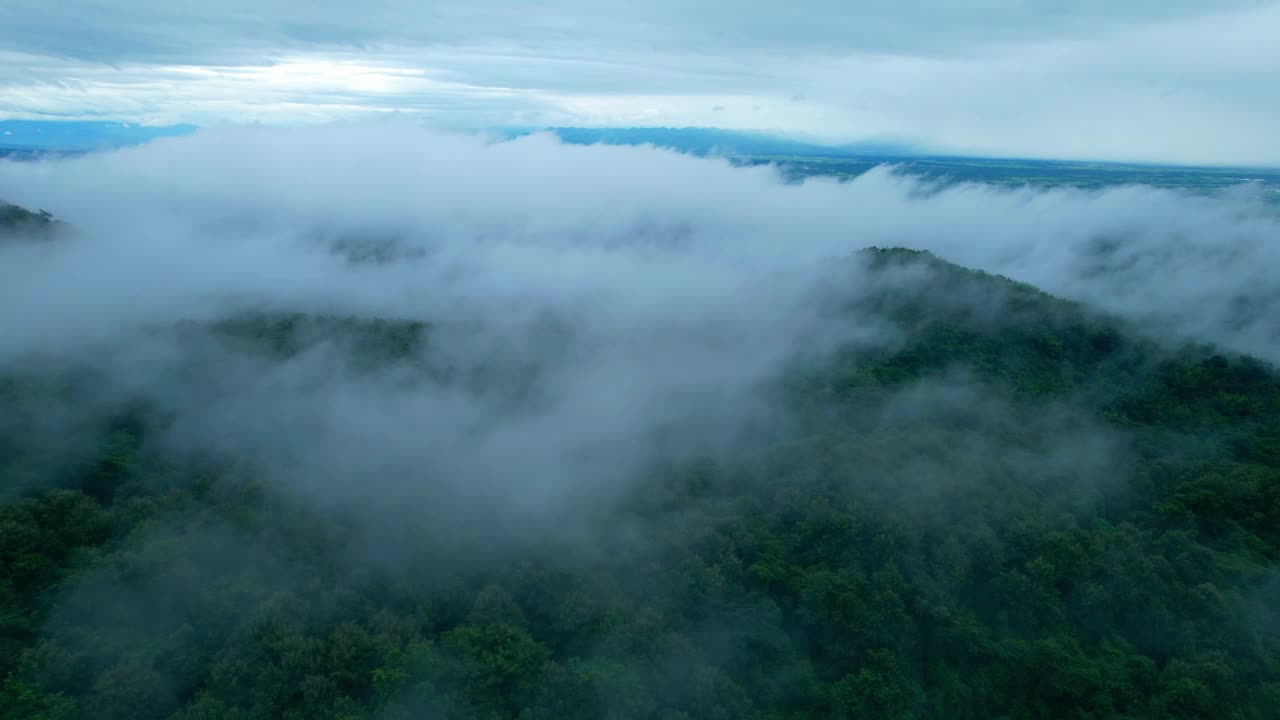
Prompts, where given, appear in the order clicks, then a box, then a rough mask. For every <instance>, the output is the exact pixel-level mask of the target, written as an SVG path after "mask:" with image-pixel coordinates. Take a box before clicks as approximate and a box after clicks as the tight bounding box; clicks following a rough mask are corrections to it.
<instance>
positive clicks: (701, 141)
mask: <svg viewBox="0 0 1280 720" xmlns="http://www.w3.org/2000/svg"><path fill="white" fill-rule="evenodd" d="M498 132H499V133H500V134H501V136H502V137H505V138H515V137H520V136H522V135H528V134H530V133H534V132H551V133H554V134H555V135H556V136H557V137H559V138H560V140H561V141H563V142H566V143H570V144H574V145H595V144H604V145H654V146H656V147H662V148H670V149H672V150H677V151H679V152H684V153H690V154H694V155H749V156H771V155H779V156H788V157H857V156H863V155H892V156H898V157H902V156H911V155H915V154H917V150H916V149H915V148H913V147H911V146H909V145H906V144H902V143H888V142H880V143H876V142H866V143H850V144H844V145H822V144H817V143H810V142H805V141H802V140H792V139H789V138H785V137H780V136H777V135H771V134H769V133H765V132H757V131H747V130H720V129H717V128H705V127H684V128H662V127H631V128H582V127H548V128H502V129H500V130H498Z"/></svg>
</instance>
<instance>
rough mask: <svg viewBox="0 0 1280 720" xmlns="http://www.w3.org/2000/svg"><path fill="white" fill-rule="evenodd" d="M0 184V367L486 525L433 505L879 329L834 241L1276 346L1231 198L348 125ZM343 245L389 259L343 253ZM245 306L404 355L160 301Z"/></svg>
mask: <svg viewBox="0 0 1280 720" xmlns="http://www.w3.org/2000/svg"><path fill="white" fill-rule="evenodd" d="M0 197H4V198H6V199H8V200H10V201H14V202H19V203H22V204H24V205H28V206H31V207H39V208H45V209H48V210H49V211H51V212H53V213H55V214H56V215H58V216H60V217H61V218H63V219H65V220H67V221H69V222H70V223H71V224H73V225H74V227H75V228H76V232H75V234H74V236H72V237H69V238H66V239H64V241H62V242H59V243H26V244H23V243H9V244H8V245H6V246H4V247H3V248H0V288H3V290H0V324H3V326H4V327H5V328H6V332H5V334H4V336H3V338H0V366H5V367H10V368H12V367H30V363H31V362H33V360H34V359H38V360H39V362H40V364H41V365H42V366H47V367H60V366H66V365H82V364H84V363H85V362H88V363H90V364H91V365H95V366H96V367H97V370H99V371H102V372H105V373H106V374H107V376H109V377H114V378H117V381H116V382H117V383H118V384H119V385H118V386H115V387H113V388H112V389H111V391H110V392H106V391H104V394H105V395H109V396H111V397H104V398H103V402H104V403H105V402H107V401H108V400H110V399H112V398H119V397H129V396H141V397H143V398H146V399H148V400H149V401H150V402H152V403H155V404H157V405H159V406H160V407H162V408H167V409H169V410H170V411H171V412H172V413H173V421H172V425H171V426H170V428H169V433H170V442H172V443H174V444H175V445H177V446H179V447H182V448H185V449H187V450H189V451H200V452H216V453H222V454H225V453H233V454H239V455H243V456H244V457H246V458H248V459H250V460H257V461H261V462H260V465H261V467H265V468H270V472H271V473H272V474H273V475H274V476H276V477H277V478H279V479H280V484H281V486H282V487H287V488H292V489H295V490H297V491H299V492H303V494H304V495H305V496H307V497H310V498H312V499H320V500H323V501H325V502H329V503H335V504H337V505H339V506H357V507H361V506H367V505H370V504H373V505H377V504H387V505H398V504H405V505H407V506H412V507H419V506H421V505H420V504H419V505H415V504H413V503H408V502H407V498H409V497H413V498H417V499H419V500H421V499H423V498H427V499H430V500H431V502H430V503H426V506H429V507H434V508H436V512H438V513H442V518H441V522H442V523H443V525H442V527H445V526H447V527H450V528H453V529H457V530H458V531H459V532H464V531H466V532H482V531H483V532H492V527H493V524H492V523H487V524H484V525H483V528H484V529H483V530H481V529H480V528H479V527H471V528H470V529H469V530H468V529H467V528H456V527H455V525H454V524H456V523H458V522H463V521H464V519H465V518H466V517H468V516H467V515H465V514H450V513H448V512H446V511H445V510H447V509H448V508H451V507H456V505H457V504H458V503H471V502H480V501H486V502H487V501H490V500H492V499H494V498H499V499H501V500H502V502H501V503H499V505H500V507H501V508H503V509H502V510H493V512H494V513H501V512H507V513H511V514H512V516H517V517H526V516H528V515H532V516H533V517H535V518H542V519H543V520H544V521H545V520H546V518H547V517H548V516H547V515H545V514H543V512H542V511H544V510H545V509H546V508H559V509H561V510H562V511H563V508H564V507H565V506H566V504H568V505H569V506H571V507H573V508H579V509H581V510H582V511H583V512H584V513H588V514H589V513H590V508H592V507H595V506H597V505H596V503H607V502H608V500H609V498H610V496H611V493H612V492H613V489H615V488H618V487H624V486H625V485H626V483H625V481H626V479H627V478H628V477H630V476H631V475H632V474H634V473H635V472H637V471H638V469H640V468H644V467H645V466H646V463H649V462H654V461H656V459H655V458H657V457H661V456H663V455H670V456H675V457H688V456H690V455H696V454H700V453H704V454H709V455H712V456H716V455H719V454H723V453H726V452H728V451H729V450H731V449H733V448H741V447H742V443H743V442H744V438H750V437H753V436H754V435H753V434H754V433H758V432H766V433H768V432H772V431H773V430H776V429H777V425H778V423H785V422H786V421H787V419H786V417H785V416H782V415H780V414H779V413H778V405H777V403H776V402H774V400H773V398H772V395H771V394H770V392H769V388H771V387H773V386H774V385H775V384H776V383H777V382H778V381H779V380H780V378H782V377H784V376H785V375H786V374H787V372H788V371H789V369H790V368H793V367H796V366H797V364H804V363H811V362H815V361H820V360H821V359H822V358H823V357H825V356H826V353H829V352H830V351H832V350H833V349H835V348H837V347H842V346H846V345H850V344H851V345H853V346H855V347H856V346H858V345H863V346H866V345H874V346H882V345H885V344H890V343H893V342H896V341H897V340H898V338H900V335H899V334H897V333H898V331H897V330H895V328H893V327H889V326H886V325H885V324H884V322H883V321H882V320H880V319H877V318H874V317H863V316H859V315H856V314H854V315H850V314H848V313H844V312H837V311H836V309H837V308H839V307H844V306H846V305H848V304H849V303H850V302H851V301H852V300H855V299H856V298H858V297H860V293H866V292H870V291H871V290H873V289H874V288H875V283H877V282H884V280H883V279H881V280H876V279H875V276H872V275H868V274H866V273H864V272H863V271H862V270H861V269H860V266H859V265H858V264H856V263H852V264H851V263H846V262H842V260H844V259H846V258H848V256H849V255H850V254H851V253H852V252H854V251H856V250H858V249H860V248H863V247H866V246H871V245H876V246H896V245H905V246H910V247H915V248H922V249H931V250H934V251H936V252H937V253H939V254H940V255H941V256H942V257H944V258H948V259H952V260H956V261H959V262H961V263H965V264H968V265H972V266H976V267H979V268H982V269H986V270H989V271H994V272H999V273H1004V274H1007V275H1010V276H1012V277H1014V278H1016V279H1020V280H1026V281H1030V282H1033V283H1036V284H1039V285H1041V286H1042V287H1044V288H1046V289H1048V290H1051V291H1054V292H1057V293H1060V294H1062V295H1064V296H1066V297H1069V298H1074V299H1080V300H1085V301H1088V302H1090V303H1093V304H1094V305H1096V306H1098V307H1100V308H1103V309H1106V310H1109V311H1112V312H1116V313H1119V314H1120V315H1122V316H1123V317H1125V318H1127V319H1128V320H1129V321H1130V322H1132V323H1134V324H1135V325H1136V326H1137V327H1138V328H1140V329H1142V330H1144V331H1146V332H1148V333H1150V334H1152V335H1154V336H1158V337H1160V338H1163V339H1169V340H1174V341H1177V339H1179V338H1187V339H1199V340H1210V341H1215V342H1218V343H1221V344H1222V345H1224V346H1225V347H1227V348H1230V349H1233V350H1241V351H1248V352H1253V353H1255V354H1258V355H1260V356H1262V357H1265V358H1267V359H1269V360H1272V361H1280V334H1278V333H1277V331H1276V329H1275V325H1274V323H1273V322H1272V318H1274V317H1275V313H1276V311H1277V310H1280V292H1277V285H1276V283H1275V280H1274V276H1273V273H1271V272H1269V269H1270V268H1272V267H1275V266H1276V263H1277V261H1280V257H1278V255H1280V246H1277V245H1276V244H1275V242H1274V238H1275V237H1277V236H1280V235H1278V233H1277V231H1278V230H1280V218H1277V216H1276V213H1275V209H1274V207H1273V206H1269V205H1267V204H1265V203H1263V202H1261V201H1259V200H1258V199H1256V198H1254V197H1251V196H1250V195H1249V194H1248V192H1238V193H1234V194H1226V195H1223V196H1220V197H1194V196H1191V195H1188V194H1185V193H1180V192H1174V191H1164V190H1156V189H1152V188H1144V187H1132V188H1113V189H1109V190H1101V191H1080V190H1053V191H1041V190H1032V189H1025V190H1012V191H1011V190H1001V189H997V188H993V187H988V186H981V185H961V186H956V187H952V188H949V189H943V190H937V189H935V188H931V187H930V186H928V185H926V184H922V183H921V182H920V181H919V180H916V179H912V178H910V177H903V176H899V175H896V174H894V173H893V172H892V171H891V169H888V168H882V169H879V170H876V171H873V172H870V173H868V174H866V175H863V176H861V177H859V178H857V179H856V180H854V181H852V182H848V183H837V182H834V181H829V180H811V181H809V182H806V183H804V184H803V185H794V184H788V183H786V182H784V180H783V178H782V177H781V175H780V174H779V173H777V172H776V171H774V170H773V169H771V168H767V167H756V168H735V167H732V166H731V165H729V164H728V163H726V162H721V161H716V160H710V159H698V158H693V157H687V156H681V155H677V154H674V153H669V152H663V151H658V150H653V149H650V148H635V147H606V146H590V147H583V146H566V145H562V144H560V143H558V142H557V141H555V140H554V139H553V138H551V137H547V136H542V135H536V136H530V137H524V138H520V139H517V140H514V141H509V142H496V143H495V142H489V141H487V140H486V139H485V138H483V137H477V136H471V135H449V134H440V133H435V132H429V131H425V130H423V129H421V128H420V127H417V126H416V125H414V124H412V123H407V122H378V123H362V124H353V125H344V126H324V127H313V128H303V129H290V130H280V129H275V130H273V129H266V128H239V129H222V130H212V131H210V130H206V131H201V132H198V133H196V134H195V135H193V136H190V137H184V138H166V139H161V140H157V141H155V142H153V143H151V144H149V145H146V146H142V147H137V148H131V149H127V150H121V151H114V152H109V153H99V154H93V155H87V156H84V157H80V158H75V159H63V160H54V161H43V162H36V163H19V162H5V163H0ZM362 244H363V246H365V247H367V248H370V249H371V252H372V251H374V250H376V251H377V253H381V255H382V256H384V257H386V258H389V259H386V260H384V261H381V262H372V261H361V262H357V261H353V259H352V255H351V253H350V252H349V250H350V248H351V247H352V246H353V245H356V246H359V245H362ZM340 246H341V247H345V248H347V250H348V251H347V252H338V251H336V250H335V248H338V247H340ZM377 253H375V255H376V254H377ZM907 281H908V280H907V279H905V278H897V279H895V280H894V282H907ZM915 282H927V278H925V279H920V278H917V279H916V280H915ZM247 311H263V312H282V313H290V312H305V313H312V314H329V315H337V316H348V315H355V316H360V317H372V316H381V317H393V318H403V319H410V320H417V321H422V322H425V323H429V324H430V325H431V330H430V331H429V332H428V334H427V346H428V348H429V350H428V351H427V352H426V353H425V355H423V356H422V357H416V356H415V357H410V358H408V359H405V360H401V361H396V362H392V363H390V364H389V365H388V366H387V367H386V368H384V369H383V370H382V371H379V372H372V373H370V372H363V371H360V370H359V368H357V367H354V366H352V364H351V363H352V361H351V360H350V358H349V352H348V351H347V350H346V349H344V346H343V345H342V342H343V341H342V340H341V338H340V337H338V336H336V335H333V334H332V333H328V334H326V333H323V332H322V333H320V335H319V337H318V339H317V340H316V341H315V342H314V343H313V344H311V345H310V346H309V349H307V350H306V351H305V352H301V353H299V354H298V355H296V356H294V357H292V358H291V359H288V360H287V361H279V360H272V359H270V358H264V357H262V356H260V355H254V354H246V353H244V352H241V351H238V350H237V349H236V348H235V346H233V345H227V344H226V342H225V340H219V339H218V337H217V336H216V335H208V336H200V337H197V338H196V341H192V342H176V339H177V337H178V336H177V335H175V334H174V333H175V332H176V331H175V330H172V328H174V327H175V325H178V324H180V323H182V322H183V321H190V320H194V321H198V322H211V321H215V320H218V319H221V318H225V317H228V316H230V315H234V314H235V313H239V312H247ZM167 328H168V329H167ZM201 343H203V344H201ZM420 361H421V362H426V363H427V365H426V366H425V367H424V366H422V365H421V364H420ZM467 378H477V380H476V382H474V383H472V382H468V381H467ZM357 501H358V502H357ZM402 501H405V502H403V503H402ZM555 517H556V518H561V517H562V515H555ZM450 518H452V519H450ZM451 523H453V524H451ZM499 525H501V523H499ZM511 527H513V528H514V527H523V528H526V529H527V528H528V527H541V526H538V525H536V524H534V525H530V524H528V523H525V524H519V523H513V524H512V526H511Z"/></svg>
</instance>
